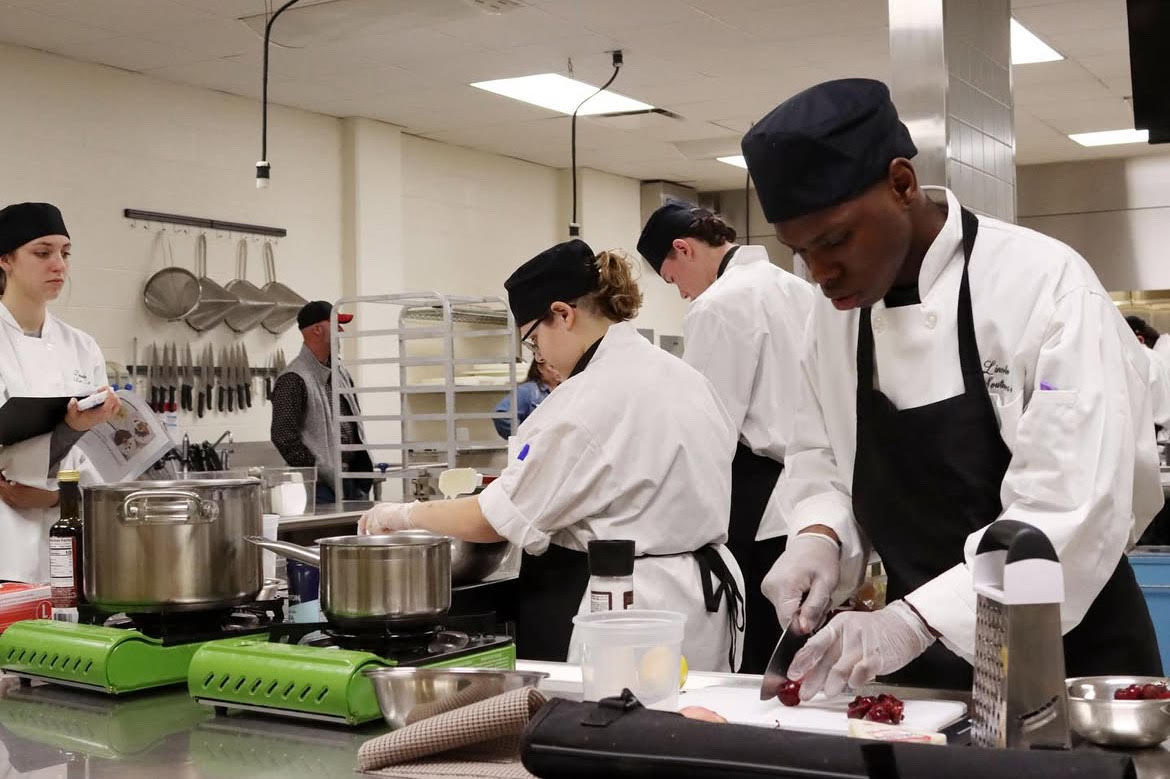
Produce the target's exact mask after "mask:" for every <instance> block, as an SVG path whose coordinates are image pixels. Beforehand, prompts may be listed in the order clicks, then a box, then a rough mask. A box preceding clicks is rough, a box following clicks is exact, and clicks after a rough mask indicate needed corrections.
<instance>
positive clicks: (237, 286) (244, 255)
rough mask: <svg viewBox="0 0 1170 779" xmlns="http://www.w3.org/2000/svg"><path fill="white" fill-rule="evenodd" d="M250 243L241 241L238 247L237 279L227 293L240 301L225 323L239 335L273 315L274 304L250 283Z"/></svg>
mask: <svg viewBox="0 0 1170 779" xmlns="http://www.w3.org/2000/svg"><path fill="white" fill-rule="evenodd" d="M247 276H248V241H247V240H246V239H244V238H241V239H240V243H239V244H238V245H237V246H236V278H234V279H232V280H231V281H229V282H228V283H227V291H228V292H231V293H232V294H233V295H235V296H236V297H238V298H239V299H240V302H239V303H237V304H236V305H234V306H232V309H231V310H230V311H228V313H227V316H225V317H224V319H223V321H225V322H227V326H228V327H230V328H231V329H232V330H235V331H236V332H237V333H246V332H248V331H249V330H251V329H252V328H254V327H256V325H258V324H260V323H261V322H262V321H264V317H266V316H268V315H269V314H270V313H272V308H273V304H272V302H271V301H269V300H268V299H267V298H265V297H264V293H263V292H261V291H260V289H259V287H257V286H256V285H255V284H253V283H252V282H250V281H248V279H247Z"/></svg>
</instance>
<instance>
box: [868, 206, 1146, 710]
mask: <svg viewBox="0 0 1170 779" xmlns="http://www.w3.org/2000/svg"><path fill="white" fill-rule="evenodd" d="M962 222H963V278H962V282H961V284H960V287H959V300H958V341H959V360H960V364H961V366H962V372H963V394H962V395H957V396H955V397H953V398H947V399H946V400H941V401H938V402H937V403H931V404H929V405H926V406H921V407H919V408H912V409H906V410H899V409H897V408H896V407H895V406H894V404H893V403H891V402H890V400H889V398H887V397H886V396H885V395H884V394H882V392H880V391H879V390H877V389H875V388H874V380H873V377H874V344H873V330H872V328H871V326H870V310H869V309H868V308H864V309H862V310H861V312H860V314H861V315H860V322H859V324H858V332H857V455H856V460H855V462H854V467H853V512H854V516H855V517H856V518H857V522H858V524H859V525H860V526H861V527H862V529H863V530H864V531H865V533H866V535H867V536H868V537H869V539H870V541H871V542H872V543H873V545H874V548H875V549H876V550H877V552H878V554H879V555H881V558H882V562H883V563H884V565H885V568H886V573H887V577H888V581H887V587H886V600H887V602H893V601H894V600H896V599H898V598H901V597H903V596H905V595H906V594H908V593H910V592H912V591H913V590H915V589H917V588H918V587H919V586H921V585H923V584H925V583H926V582H927V581H929V580H930V579H933V578H935V577H936V576H938V575H940V574H942V573H943V572H944V571H946V570H948V569H950V568H952V567H953V566H955V565H957V564H959V563H961V562H963V559H964V558H963V546H964V543H965V541H966V539H967V536H968V535H969V534H971V533H973V532H975V531H976V530H979V529H980V528H982V527H984V526H986V525H988V524H989V523H991V522H992V521H994V520H995V519H997V518H998V517H999V515H1000V513H1001V511H1002V506H1001V505H1000V499H999V494H1000V485H1001V483H1002V481H1003V476H1004V473H1005V472H1006V471H1007V467H1008V463H1009V461H1010V460H1011V451H1010V450H1009V449H1008V447H1007V445H1006V444H1005V443H1004V442H1003V438H1002V437H1001V436H1000V433H999V423H998V421H997V418H996V414H995V410H994V408H993V406H992V403H991V397H990V395H989V394H988V391H987V385H986V384H985V381H984V376H983V370H982V361H981V360H980V359H979V349H978V345H977V343H976V340H975V324H974V318H973V316H972V313H971V289H970V285H969V282H968V278H967V267H968V265H969V264H970V261H971V251H972V249H973V248H974V245H975V236H976V233H977V232H978V228H979V222H978V219H976V217H975V215H974V214H972V213H971V212H969V211H967V210H966V209H964V210H963V212H962ZM1067 584H1068V585H1069V586H1076V582H1075V580H1069V581H1068V582H1067ZM1064 651H1065V666H1066V675H1067V676H1082V675H1096V674H1105V673H1108V674H1137V675H1155V676H1159V675H1161V672H1162V663H1161V659H1160V657H1159V654H1158V645H1157V639H1156V638H1155V637H1154V629H1153V625H1152V623H1151V621H1150V615H1149V611H1148V610H1147V609H1146V604H1145V600H1144V599H1143V598H1142V594H1141V591H1140V590H1139V589H1138V587H1137V583H1136V581H1135V580H1134V576H1133V571H1132V570H1131V569H1130V566H1129V562H1128V560H1127V559H1126V558H1125V556H1124V555H1122V556H1121V559H1120V561H1119V562H1118V563H1117V568H1116V569H1115V571H1114V572H1113V575H1112V576H1111V578H1110V579H1109V581H1108V582H1107V583H1106V584H1105V587H1104V588H1103V589H1102V590H1101V592H1100V594H1099V595H1098V596H1097V598H1096V600H1095V601H1094V602H1093V604H1092V606H1091V607H1090V608H1089V610H1088V612H1087V613H1086V614H1085V617H1084V619H1083V620H1082V621H1081V623H1080V624H1079V625H1078V626H1077V627H1076V628H1075V629H1074V630H1072V631H1070V632H1069V633H1068V635H1066V636H1065V638H1064ZM886 680H887V681H889V682H891V683H897V684H908V685H917V686H923V687H935V688H950V689H969V688H970V687H971V681H972V669H971V666H970V664H968V663H967V662H966V661H964V660H963V659H962V658H960V657H958V656H957V655H955V654H953V653H952V652H950V651H949V650H948V649H946V647H945V646H943V644H942V642H941V641H938V642H936V643H935V644H933V645H932V646H931V647H930V649H928V650H927V651H926V652H925V653H924V654H923V655H921V656H920V657H919V658H918V659H916V660H914V661H913V662H911V663H910V664H909V665H907V666H906V667H905V668H903V669H901V670H900V671H898V672H896V673H895V674H892V675H891V676H889V677H886Z"/></svg>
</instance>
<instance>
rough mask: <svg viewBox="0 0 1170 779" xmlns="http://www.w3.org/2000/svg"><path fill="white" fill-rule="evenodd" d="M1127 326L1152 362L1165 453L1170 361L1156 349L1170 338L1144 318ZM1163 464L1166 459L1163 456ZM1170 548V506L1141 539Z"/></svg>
mask: <svg viewBox="0 0 1170 779" xmlns="http://www.w3.org/2000/svg"><path fill="white" fill-rule="evenodd" d="M1125 321H1126V324H1128V325H1129V327H1130V329H1131V330H1133V334H1134V336H1135V337H1136V338H1137V340H1138V343H1140V344H1142V345H1143V346H1145V347H1146V348H1145V349H1143V350H1142V351H1143V352H1144V353H1145V354H1146V356H1147V357H1148V358H1149V361H1150V395H1151V397H1152V399H1153V410H1154V425H1155V427H1156V430H1157V435H1158V438H1159V445H1160V448H1161V451H1162V452H1163V453H1165V451H1166V447H1167V446H1170V444H1167V443H1166V442H1165V441H1166V437H1167V435H1168V434H1170V359H1167V356H1166V355H1164V354H1162V353H1160V352H1158V350H1157V349H1155V345H1156V344H1158V343H1166V342H1170V338H1160V337H1159V336H1158V331H1157V330H1155V329H1154V328H1153V327H1151V326H1150V325H1149V323H1147V322H1146V320H1144V319H1142V318H1141V317H1140V316H1133V315H1130V316H1127V317H1126V318H1125ZM1163 461H1165V456H1164V455H1163ZM1167 545H1170V503H1167V504H1166V505H1164V506H1163V507H1162V510H1161V511H1159V512H1158V513H1157V514H1156V515H1155V516H1154V519H1153V520H1152V521H1151V522H1150V525H1149V527H1147V528H1146V530H1145V532H1144V533H1142V536H1141V538H1139V539H1138V546H1167Z"/></svg>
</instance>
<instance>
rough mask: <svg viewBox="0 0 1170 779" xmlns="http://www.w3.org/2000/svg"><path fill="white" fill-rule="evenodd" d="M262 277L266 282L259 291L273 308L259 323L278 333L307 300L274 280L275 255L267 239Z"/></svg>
mask: <svg viewBox="0 0 1170 779" xmlns="http://www.w3.org/2000/svg"><path fill="white" fill-rule="evenodd" d="M264 279H265V281H266V282H267V283H266V284H265V285H264V287H263V288H262V289H261V290H260V291H261V292H262V293H263V294H264V297H266V298H267V299H268V300H270V301H271V302H272V303H273V308H272V313H271V314H269V315H268V316H266V317H264V321H263V322H262V323H261V324H263V326H264V329H265V330H267V331H268V332H270V333H272V334H274V335H279V334H280V333H283V332H284V331H285V330H287V329H288V328H289V326H291V325H292V323H293V322H294V321H296V318H297V314H298V313H299V312H300V310H301V309H302V308H303V307H304V305H305V304H306V303H308V302H309V301H307V300H305V299H304V298H303V297H301V296H300V295H298V294H297V293H295V292H293V291H292V290H291V289H289V288H288V287H287V286H285V285H284V284H281V283H280V282H279V281H277V280H276V257H274V256H273V252H272V244H271V243H270V242H269V241H265V242H264Z"/></svg>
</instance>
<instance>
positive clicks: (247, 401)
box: [240, 344, 252, 408]
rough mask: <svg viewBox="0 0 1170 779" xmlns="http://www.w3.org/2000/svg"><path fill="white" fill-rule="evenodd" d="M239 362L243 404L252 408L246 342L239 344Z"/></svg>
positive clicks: (250, 379) (250, 378)
mask: <svg viewBox="0 0 1170 779" xmlns="http://www.w3.org/2000/svg"><path fill="white" fill-rule="evenodd" d="M240 363H241V365H242V366H243V369H244V406H245V407H246V408H252V366H251V365H250V364H249V363H248V346H247V344H240Z"/></svg>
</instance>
